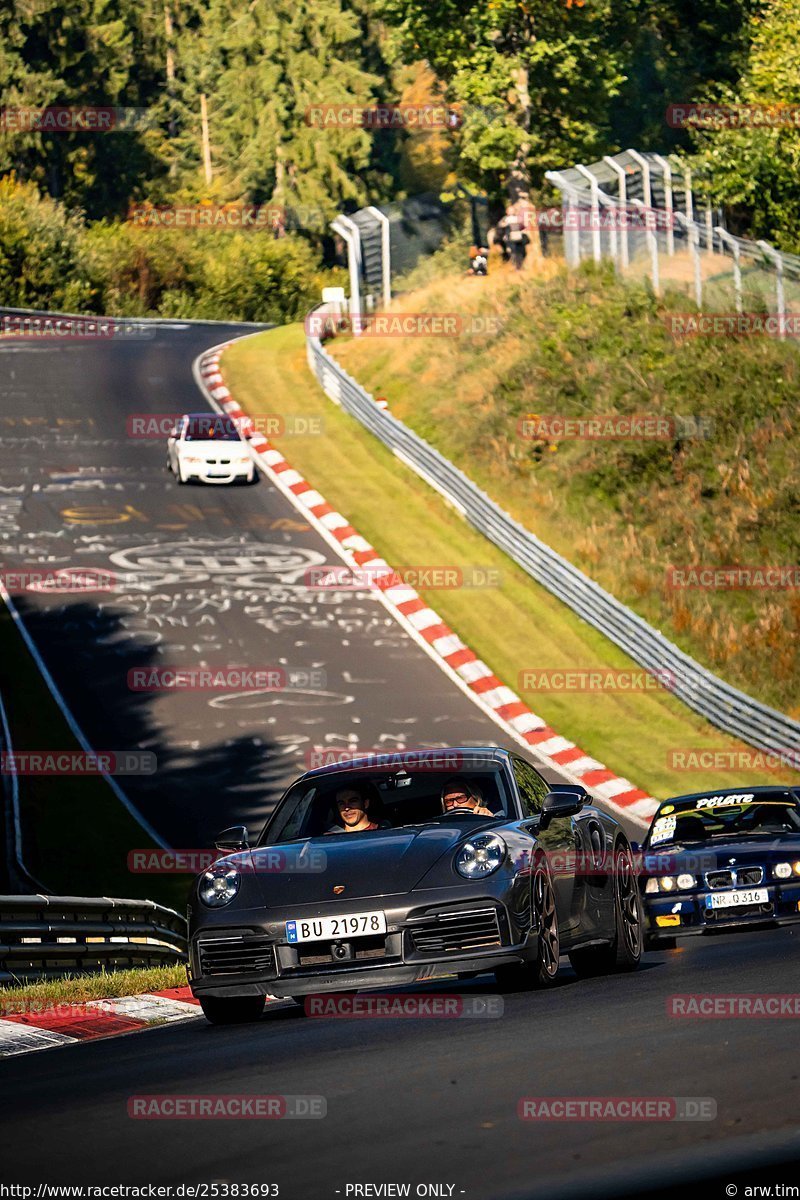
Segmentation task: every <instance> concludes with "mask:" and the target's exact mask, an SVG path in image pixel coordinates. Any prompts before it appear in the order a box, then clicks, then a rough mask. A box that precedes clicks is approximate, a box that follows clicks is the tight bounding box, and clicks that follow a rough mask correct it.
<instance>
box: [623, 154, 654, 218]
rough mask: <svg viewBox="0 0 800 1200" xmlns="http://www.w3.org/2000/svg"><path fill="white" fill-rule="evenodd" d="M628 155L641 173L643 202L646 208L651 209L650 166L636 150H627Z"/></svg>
mask: <svg viewBox="0 0 800 1200" xmlns="http://www.w3.org/2000/svg"><path fill="white" fill-rule="evenodd" d="M628 154H630V156H631V158H632V159H633V161H634V162H635V163H636V165H637V167H639V169H640V170H641V172H642V193H643V195H644V202H645V204H646V205H647V207H648V208H652V207H653V191H652V188H651V187H650V164H649V162H648V161H647V159H646V158H643V157H642V156H641V154H640V153H639V151H638V150H629V151H628Z"/></svg>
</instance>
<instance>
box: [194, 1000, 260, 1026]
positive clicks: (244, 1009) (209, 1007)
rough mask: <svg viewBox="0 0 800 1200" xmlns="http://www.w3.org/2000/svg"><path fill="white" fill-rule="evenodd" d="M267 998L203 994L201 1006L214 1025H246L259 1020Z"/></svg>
mask: <svg viewBox="0 0 800 1200" xmlns="http://www.w3.org/2000/svg"><path fill="white" fill-rule="evenodd" d="M265 1000H266V996H231V997H225V996H201V997H200V1007H201V1008H202V1010H203V1016H204V1017H205V1019H206V1020H207V1021H210V1022H211V1024H212V1025H244V1024H245V1022H247V1021H257V1020H258V1018H259V1017H260V1016H261V1014H262V1013H263V1011H264V1002H265Z"/></svg>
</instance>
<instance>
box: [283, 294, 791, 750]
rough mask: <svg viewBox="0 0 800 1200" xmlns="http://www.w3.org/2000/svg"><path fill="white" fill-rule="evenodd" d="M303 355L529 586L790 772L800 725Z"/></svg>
mask: <svg viewBox="0 0 800 1200" xmlns="http://www.w3.org/2000/svg"><path fill="white" fill-rule="evenodd" d="M317 312H318V313H322V314H330V318H331V323H332V325H333V326H335V316H334V315H333V312H332V310H330V309H328V308H327V307H326V306H323V307H322V308H321V309H317ZM306 352H307V357H308V363H309V366H310V368H311V370H312V371H313V373H314V375H315V376H316V377H317V379H318V380H319V382H320V384H321V386H322V388H323V390H324V391H325V393H326V394H327V395H328V396H329V397H330V399H331V400H333V401H334V402H335V403H336V404H339V405H340V406H341V407H342V408H343V409H345V411H346V412H348V413H350V414H351V416H353V417H355V418H356V420H357V421H359V422H360V423H361V424H362V425H363V426H365V428H366V429H368V430H369V431H370V432H371V433H373V434H374V435H375V437H377V438H380V440H381V441H382V442H383V444H384V445H385V446H388V447H389V449H390V450H392V451H393V452H394V454H395V455H397V457H398V458H400V459H401V460H402V461H403V462H404V463H406V464H407V465H408V466H409V467H411V468H412V470H414V471H415V472H416V473H417V474H418V475H419V476H420V477H421V478H422V479H424V480H425V482H426V483H428V484H429V485H430V486H431V487H433V488H435V489H436V491H437V492H439V493H440V494H441V495H442V496H444V497H445V499H446V500H448V501H449V502H450V503H451V504H453V505H454V506H455V508H456V509H458V511H459V512H461V513H462V514H463V516H464V517H465V518H466V520H467V521H469V523H470V524H471V525H472V526H474V528H475V529H477V530H478V531H479V532H480V533H482V534H484V536H485V537H487V538H488V539H489V541H491V542H493V543H494V545H496V546H498V547H499V548H500V549H501V550H503V551H504V552H505V553H506V554H508V555H509V557H510V558H512V559H513V560H514V562H516V563H517V564H518V565H519V566H520V567H522V569H523V570H524V571H526V572H527V574H528V575H530V576H531V578H532V579H535V580H536V582H537V583H540V584H541V585H542V586H543V587H545V588H547V590H548V591H549V592H552V594H553V595H554V596H556V597H558V599H559V600H562V601H563V602H564V603H565V604H567V605H568V606H569V607H570V608H571V609H572V610H573V612H575V613H577V615H578V616H579V617H581V618H582V619H583V620H584V621H586V622H588V624H590V625H593V626H594V628H595V629H599V630H600V632H601V633H603V634H605V636H606V637H607V638H608V639H609V640H610V641H612V642H613V643H614V644H615V645H616V646H619V647H620V648H621V649H622V650H624V651H625V653H626V654H628V655H629V656H630V657H631V658H632V659H633V660H634V662H637V663H639V664H640V665H641V666H643V667H645V668H646V669H647V670H648V671H651V672H653V673H655V672H662V673H664V675H665V676H666V677H667V678H669V679H670V680H671V683H672V685H671V688H670V690H671V691H672V692H673V694H674V695H675V696H677V697H678V698H679V699H680V700H682V701H683V702H684V703H685V704H686V705H688V707H689V708H691V709H693V710H694V711H695V712H697V713H700V714H701V715H702V716H703V717H705V718H706V719H707V720H708V721H710V722H711V723H712V724H713V725H716V726H717V727H718V728H719V729H723V730H725V732H726V733H730V734H732V735H733V736H734V737H737V738H739V739H740V740H741V741H744V742H747V743H748V744H749V745H751V746H755V747H757V748H758V749H760V750H766V751H769V752H770V753H772V754H776V755H779V756H780V757H781V758H782V759H785V758H787V757H788V758H789V761H790V762H791V763H794V764H795V765H796V764H797V762H798V761H800V757H799V756H800V723H798V722H797V721H793V720H792V719H791V718H790V717H787V716H786V715H785V714H784V713H781V712H778V711H777V710H776V709H774V708H770V707H769V706H768V705H766V704H762V703H761V702H760V701H758V700H755V699H754V698H753V697H752V696H748V695H747V694H746V693H745V692H741V691H739V690H738V689H737V688H735V687H732V686H731V685H730V684H728V683H725V681H724V680H722V679H720V678H719V677H718V676H716V675H714V674H713V672H711V671H709V670H707V669H706V668H705V667H703V666H701V665H700V663H698V662H696V661H695V659H693V658H691V657H690V655H688V654H686V653H684V651H682V650H680V649H679V648H678V647H677V646H676V645H674V643H672V642H670V641H668V640H667V638H665V637H664V635H663V634H662V633H660V632H659V630H657V629H654V628H653V626H651V625H649V624H648V623H647V621H645V620H644V619H643V618H642V617H640V616H638V615H637V614H636V613H635V612H633V611H632V610H631V609H629V608H627V607H626V606H625V605H624V604H623V603H622V602H621V601H619V600H617V599H616V598H615V597H614V596H612V595H610V593H608V592H606V591H605V590H604V589H603V588H601V587H600V585H599V584H597V583H595V582H594V580H592V579H590V578H589V577H588V575H584V573H583V572H582V571H580V570H579V569H578V568H577V567H575V566H573V565H572V563H570V562H568V561H567V559H565V558H563V557H562V556H561V555H560V554H558V553H557V552H556V551H555V550H553V549H552V547H550V546H548V545H547V544H546V543H545V542H542V541H541V540H540V539H539V538H538V537H536V535H535V534H533V533H531V532H530V531H529V530H527V529H525V528H524V527H523V526H522V525H520V524H519V523H518V522H517V521H515V520H514V519H513V517H510V516H509V515H508V513H506V512H504V511H503V509H502V508H500V506H499V505H498V504H496V503H495V501H494V500H492V499H490V497H489V496H487V495H486V493H485V492H482V491H481V490H480V488H478V487H477V486H476V485H475V484H474V483H473V482H472V480H471V479H469V478H468V477H467V476H466V475H465V474H464V472H463V471H461V470H459V468H458V467H456V466H454V465H453V463H451V462H449V461H448V459H446V458H445V457H444V455H442V454H440V453H439V451H438V450H435V449H434V448H433V447H432V446H430V445H429V444H428V443H427V442H426V441H424V440H423V439H422V438H421V437H419V436H418V435H417V434H416V433H414V432H413V431H412V430H411V429H408V428H407V426H405V425H404V424H403V423H402V421H398V419H397V418H396V417H394V416H392V414H391V413H390V412H388V411H386V410H385V409H382V408H380V407H379V406H378V404H376V402H375V399H374V397H372V396H371V395H370V394H369V392H367V391H366V390H365V389H364V388H363V387H362V386H361V385H360V384H359V383H358V382H357V381H356V380H355V379H353V378H352V377H351V376H350V375H348V373H347V372H346V371H345V370H344V368H343V367H342V366H341V365H340V364H339V363H337V362H336V360H335V359H334V358H332V357H331V355H330V354H328V352H327V351H326V350H325V348H324V346H323V345H322V343H321V341H320V339H319V337H316V336H314V335H313V334H308V335H307V337H306ZM667 673H669V674H667Z"/></svg>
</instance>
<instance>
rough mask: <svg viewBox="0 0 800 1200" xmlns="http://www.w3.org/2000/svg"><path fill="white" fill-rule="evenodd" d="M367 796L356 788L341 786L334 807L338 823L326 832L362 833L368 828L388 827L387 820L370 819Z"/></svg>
mask: <svg viewBox="0 0 800 1200" xmlns="http://www.w3.org/2000/svg"><path fill="white" fill-rule="evenodd" d="M369 800H370V798H369V796H366V795H364V794H363V793H362V792H361V791H360V790H359V789H358V788H355V787H343V788H339V791H338V792H337V793H336V797H335V801H336V809H337V811H338V813H339V820H340V821H341V824H340V825H332V826H331V827H330V829H328V830H326V833H364V832H366V830H369V829H389V828H390V825H389V822H388V821H371V820H370V819H369V816H368V810H369Z"/></svg>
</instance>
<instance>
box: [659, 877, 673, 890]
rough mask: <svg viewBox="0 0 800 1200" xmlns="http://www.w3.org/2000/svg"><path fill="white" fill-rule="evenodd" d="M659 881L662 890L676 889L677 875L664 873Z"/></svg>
mask: <svg viewBox="0 0 800 1200" xmlns="http://www.w3.org/2000/svg"><path fill="white" fill-rule="evenodd" d="M659 882H660V884H661V890H662V892H674V891H675V877H674V876H673V875H663V876H662V878H661V879H660V880H659Z"/></svg>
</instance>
